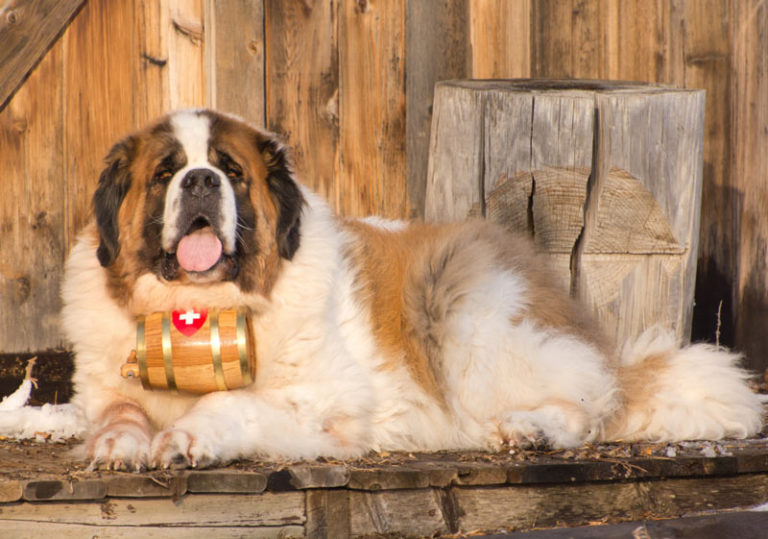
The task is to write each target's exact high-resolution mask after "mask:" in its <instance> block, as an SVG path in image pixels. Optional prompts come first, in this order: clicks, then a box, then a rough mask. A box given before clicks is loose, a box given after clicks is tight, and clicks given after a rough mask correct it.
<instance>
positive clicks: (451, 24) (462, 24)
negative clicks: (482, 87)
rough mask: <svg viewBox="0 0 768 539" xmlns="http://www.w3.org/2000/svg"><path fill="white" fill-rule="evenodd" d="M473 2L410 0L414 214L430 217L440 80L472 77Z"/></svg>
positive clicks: (409, 138) (409, 167)
mask: <svg viewBox="0 0 768 539" xmlns="http://www.w3.org/2000/svg"><path fill="white" fill-rule="evenodd" d="M467 1H468V0H460V1H454V2H443V1H441V0H418V1H409V2H406V6H405V43H406V46H405V64H406V66H408V67H407V69H408V76H407V77H406V81H405V85H406V88H405V93H406V109H407V110H406V128H405V134H406V148H407V155H406V174H407V176H408V200H409V202H410V210H411V211H410V213H411V216H412V217H421V216H423V215H424V200H425V194H426V184H427V166H428V163H427V162H428V157H429V148H430V144H431V142H430V125H431V123H432V96H433V90H434V86H435V83H436V82H437V81H441V80H447V79H462V78H466V77H467V76H468V75H469V74H470V71H471V67H470V66H469V65H468V64H469V39H468V33H469V28H468V21H467Z"/></svg>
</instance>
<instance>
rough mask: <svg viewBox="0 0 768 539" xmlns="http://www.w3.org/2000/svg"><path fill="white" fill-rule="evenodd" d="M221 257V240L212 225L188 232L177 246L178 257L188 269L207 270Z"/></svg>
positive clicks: (182, 265)
mask: <svg viewBox="0 0 768 539" xmlns="http://www.w3.org/2000/svg"><path fill="white" fill-rule="evenodd" d="M219 258H221V242H220V241H219V238H217V237H216V234H214V233H213V230H211V227H205V228H201V229H200V230H196V231H194V232H192V233H191V234H187V235H186V236H184V237H183V238H181V241H180V242H179V246H178V247H177V248H176V259H177V260H178V261H179V265H180V266H181V267H182V268H184V269H185V270H187V271H206V270H209V269H211V268H212V267H213V266H214V265H216V262H218V261H219Z"/></svg>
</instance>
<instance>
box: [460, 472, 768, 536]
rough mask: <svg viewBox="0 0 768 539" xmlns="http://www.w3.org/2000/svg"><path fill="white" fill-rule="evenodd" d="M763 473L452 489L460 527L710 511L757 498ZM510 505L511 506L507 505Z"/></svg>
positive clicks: (524, 526) (532, 524)
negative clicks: (695, 479)
mask: <svg viewBox="0 0 768 539" xmlns="http://www.w3.org/2000/svg"><path fill="white" fill-rule="evenodd" d="M767 487H768V485H767V484H766V477H765V476H764V475H756V476H752V477H749V476H745V477H739V478H717V479H708V480H706V481H701V482H696V483H694V482H693V481H692V480H690V479H669V480H666V481H659V482H633V483H613V484H605V483H582V484H578V485H572V486H564V485H551V486H540V487H537V488H527V487H522V488H517V489H501V488H488V489H482V490H481V489H456V501H457V504H458V507H459V508H460V511H461V512H460V513H459V514H460V515H461V516H460V517H459V526H460V529H461V530H464V531H469V530H475V529H481V528H482V529H498V528H506V529H531V528H546V527H553V526H563V525H571V526H573V525H577V524H580V525H584V524H587V523H589V522H592V521H599V520H600V519H602V518H604V517H605V516H606V515H621V518H622V519H627V520H635V519H645V518H648V516H649V515H653V516H654V518H659V517H663V516H679V515H680V514H685V513H692V512H698V511H711V510H715V509H718V508H722V507H733V506H738V505H739V504H743V505H745V506H746V505H749V504H751V503H755V502H754V501H752V500H755V499H762V498H761V496H765V494H766V490H767ZM510 508H514V510H510Z"/></svg>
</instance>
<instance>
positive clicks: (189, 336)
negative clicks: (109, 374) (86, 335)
mask: <svg viewBox="0 0 768 539" xmlns="http://www.w3.org/2000/svg"><path fill="white" fill-rule="evenodd" d="M121 374H122V375H123V376H125V377H137V376H138V377H139V378H140V379H141V383H142V386H143V387H144V389H169V390H171V391H188V392H191V393H210V392H211V391H226V390H228V389H237V388H240V387H244V386H247V385H249V384H250V383H251V382H253V379H254V376H255V374H256V358H255V353H254V346H253V335H252V330H251V325H250V320H249V317H248V313H247V311H245V310H221V311H218V310H212V311H210V312H208V311H207V310H192V309H190V310H187V311H173V312H170V313H169V312H157V313H152V314H150V315H147V316H142V317H139V319H138V320H137V331H136V351H135V362H134V360H133V356H132V359H129V360H128V362H127V363H126V364H125V365H123V367H122V369H121Z"/></svg>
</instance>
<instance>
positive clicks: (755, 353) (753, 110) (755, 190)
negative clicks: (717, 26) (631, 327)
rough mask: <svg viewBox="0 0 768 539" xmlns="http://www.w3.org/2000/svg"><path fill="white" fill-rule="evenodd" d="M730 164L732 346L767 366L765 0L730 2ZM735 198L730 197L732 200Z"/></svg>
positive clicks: (767, 17) (767, 55)
mask: <svg viewBox="0 0 768 539" xmlns="http://www.w3.org/2000/svg"><path fill="white" fill-rule="evenodd" d="M733 9H734V11H733V24H734V34H733V35H734V43H733V69H734V78H733V80H732V84H733V88H734V90H733V98H734V100H735V103H734V104H733V105H732V109H731V110H733V113H734V116H733V124H732V128H733V133H732V138H731V140H732V141H733V151H734V153H733V160H734V162H733V168H732V177H733V181H734V187H735V188H736V192H737V193H743V195H744V196H743V198H742V199H741V200H739V201H738V202H741V206H738V205H734V212H737V215H738V216H739V218H738V226H739V228H738V229H739V238H738V249H739V252H738V257H737V268H738V281H737V282H738V284H737V289H736V290H735V292H736V298H737V305H738V309H737V312H736V316H737V326H736V327H737V332H736V345H737V346H738V347H739V348H740V349H742V350H744V351H745V352H747V355H748V357H750V358H752V362H753V366H755V367H758V366H759V367H760V368H762V369H765V368H768V339H766V336H765V328H766V327H768V215H767V214H766V208H768V185H766V184H767V182H766V175H767V174H768V173H767V172H766V171H768V5H766V4H765V3H764V2H763V3H756V2H750V1H744V0H738V1H736V2H734V3H733ZM735 202H736V201H735Z"/></svg>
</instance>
